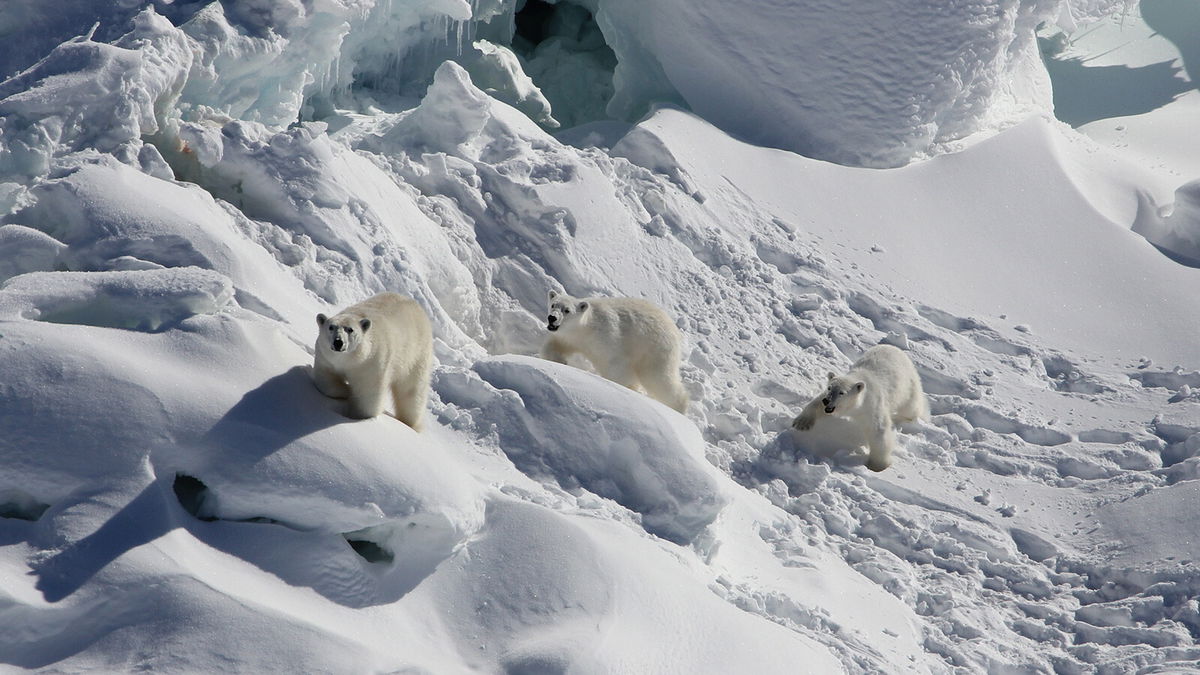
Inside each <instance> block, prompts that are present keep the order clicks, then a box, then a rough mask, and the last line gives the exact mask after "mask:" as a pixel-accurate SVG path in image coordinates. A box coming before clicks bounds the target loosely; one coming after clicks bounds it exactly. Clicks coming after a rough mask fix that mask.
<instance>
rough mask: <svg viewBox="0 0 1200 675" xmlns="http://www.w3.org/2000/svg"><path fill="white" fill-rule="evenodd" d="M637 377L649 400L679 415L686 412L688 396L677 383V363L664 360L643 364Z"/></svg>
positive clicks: (681, 385)
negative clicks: (653, 400) (673, 410)
mask: <svg viewBox="0 0 1200 675" xmlns="http://www.w3.org/2000/svg"><path fill="white" fill-rule="evenodd" d="M638 375H639V377H640V379H641V382H642V386H643V387H645V388H646V393H647V394H649V395H650V397H651V398H653V399H655V400H656V401H659V402H660V403H662V404H664V405H667V406H670V407H671V408H674V409H675V410H677V411H679V412H681V413H686V412H687V407H688V395H687V392H686V391H684V389H683V383H682V382H680V381H679V364H678V363H675V362H672V361H671V360H670V359H664V360H662V361H657V362H653V363H649V364H643V365H642V368H641V369H640V370H639V372H638Z"/></svg>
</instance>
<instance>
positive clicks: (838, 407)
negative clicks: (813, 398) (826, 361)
mask: <svg viewBox="0 0 1200 675" xmlns="http://www.w3.org/2000/svg"><path fill="white" fill-rule="evenodd" d="M866 386H867V384H866V383H865V382H863V381H862V380H856V379H852V378H849V377H845V376H842V377H838V376H837V375H835V374H833V373H830V374H829V386H827V387H826V388H825V395H824V396H822V397H821V404H822V405H824V406H825V412H827V413H830V414H833V413H834V412H841V413H848V412H850V411H852V410H854V409H855V408H857V407H858V406H859V404H860V403H862V396H861V394H862V392H863V389H865V388H866Z"/></svg>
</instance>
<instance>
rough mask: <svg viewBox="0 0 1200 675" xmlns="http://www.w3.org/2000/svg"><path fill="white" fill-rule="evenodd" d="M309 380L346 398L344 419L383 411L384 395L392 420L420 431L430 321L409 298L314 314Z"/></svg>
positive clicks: (388, 297) (387, 297) (386, 297)
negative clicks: (392, 408)
mask: <svg viewBox="0 0 1200 675" xmlns="http://www.w3.org/2000/svg"><path fill="white" fill-rule="evenodd" d="M317 325H318V326H320V333H319V334H318V335H317V345H316V354H315V356H314V360H313V382H314V383H315V384H316V385H317V389H319V390H320V391H321V393H322V394H325V395H326V396H329V397H331V398H343V399H348V406H347V409H346V416H347V417H354V418H357V419H365V418H368V417H375V416H376V415H378V414H379V413H381V412H383V408H384V405H385V403H386V399H387V396H388V394H389V393H390V394H391V398H392V403H393V405H394V406H395V411H396V419H398V420H400V421H401V422H404V423H405V424H407V425H408V426H410V427H412V428H413V429H416V430H418V431H419V430H420V428H421V414H422V413H423V412H425V401H426V399H427V398H428V396H429V374H430V370H431V368H432V366H433V331H432V329H431V328H430V326H429V317H428V316H426V314H425V310H423V309H421V306H420V305H418V304H417V303H416V302H415V301H413V300H412V299H411V298H406V297H404V296H403V295H399V294H397V293H380V294H379V295H376V296H374V297H371V298H368V299H366V300H364V301H362V302H360V303H358V304H357V305H352V306H350V307H347V308H346V309H343V310H342V311H341V312H338V313H337V314H336V315H334V316H332V317H326V316H325V315H324V314H318V315H317Z"/></svg>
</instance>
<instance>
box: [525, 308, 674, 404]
mask: <svg viewBox="0 0 1200 675" xmlns="http://www.w3.org/2000/svg"><path fill="white" fill-rule="evenodd" d="M546 321H547V325H546V328H547V329H548V330H549V331H550V333H551V335H550V336H549V337H548V338H547V339H546V343H545V344H544V345H543V346H542V358H544V359H549V360H550V361H557V362H559V363H566V362H567V357H569V356H570V355H571V354H581V355H583V356H584V357H586V358H587V360H588V361H591V362H592V365H593V366H595V367H596V370H597V371H598V372H599V373H600V375H601V376H603V377H605V378H607V379H609V380H612V381H613V382H616V383H618V384H623V385H625V386H626V387H629V388H630V389H634V390H636V389H637V388H638V385H641V386H642V387H643V388H644V389H645V390H646V393H648V394H649V395H650V396H651V398H654V399H656V400H658V401H660V402H662V403H664V404H666V405H668V406H670V407H672V408H674V409H676V410H678V411H679V412H681V413H682V412H687V406H688V395H687V392H685V391H684V390H683V384H682V383H681V382H680V381H679V343H680V335H679V329H678V328H676V327H675V322H673V321H671V317H669V316H667V313H666V312H664V311H663V310H662V309H660V308H659V307H658V306H657V305H655V304H653V303H651V302H647V301H645V300H640V299H638V298H585V299H582V300H580V299H576V298H572V297H571V296H569V295H565V294H562V293H556V292H555V291H550V312H549V316H547V317H546Z"/></svg>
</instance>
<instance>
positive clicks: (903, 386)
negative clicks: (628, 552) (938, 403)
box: [845, 345, 925, 412]
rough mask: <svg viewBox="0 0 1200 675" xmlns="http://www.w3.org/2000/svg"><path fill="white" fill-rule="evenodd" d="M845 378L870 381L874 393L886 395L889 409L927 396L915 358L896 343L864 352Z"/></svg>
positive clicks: (874, 394)
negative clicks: (913, 360)
mask: <svg viewBox="0 0 1200 675" xmlns="http://www.w3.org/2000/svg"><path fill="white" fill-rule="evenodd" d="M845 377H846V379H847V380H851V381H853V380H856V379H857V380H860V381H863V382H866V383H867V391H868V392H869V393H871V394H872V396H882V397H884V398H885V399H886V400H887V401H888V403H889V405H888V406H887V407H888V408H890V410H889V412H895V410H896V409H897V408H898V407H900V406H902V405H904V404H906V403H908V402H910V401H913V400H916V399H917V398H923V397H924V396H925V392H924V391H923V390H922V388H921V376H920V375H918V374H917V369H916V367H915V366H914V365H913V363H912V360H911V359H909V358H908V355H907V354H905V353H904V352H903V351H901V350H900V349H898V348H896V347H893V346H892V345H876V346H874V347H871V348H870V349H868V350H867V351H865V352H863V355H862V356H860V357H859V359H858V360H857V361H855V362H854V365H853V366H851V367H850V372H849V373H847V374H846V376H845ZM872 390H874V391H873V392H872Z"/></svg>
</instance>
